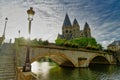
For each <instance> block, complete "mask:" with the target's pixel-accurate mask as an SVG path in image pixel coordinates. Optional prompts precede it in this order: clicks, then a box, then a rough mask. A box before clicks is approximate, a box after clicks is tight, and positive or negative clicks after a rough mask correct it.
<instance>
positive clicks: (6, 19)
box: [3, 17, 8, 37]
mask: <svg viewBox="0 0 120 80" xmlns="http://www.w3.org/2000/svg"><path fill="white" fill-rule="evenodd" d="M7 21H8V18H7V17H6V18H5V26H4V32H3V37H5V30H6V25H7Z"/></svg>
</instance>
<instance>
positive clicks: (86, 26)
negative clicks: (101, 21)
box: [84, 22, 91, 37]
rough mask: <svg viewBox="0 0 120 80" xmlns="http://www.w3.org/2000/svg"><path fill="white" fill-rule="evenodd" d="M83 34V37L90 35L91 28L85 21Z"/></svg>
mask: <svg viewBox="0 0 120 80" xmlns="http://www.w3.org/2000/svg"><path fill="white" fill-rule="evenodd" d="M84 35H85V37H91V30H90V27H89V25H88V23H87V22H86V23H85V26H84Z"/></svg>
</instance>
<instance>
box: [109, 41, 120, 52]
mask: <svg viewBox="0 0 120 80" xmlns="http://www.w3.org/2000/svg"><path fill="white" fill-rule="evenodd" d="M107 48H108V50H111V51H120V41H114V42H112V43H111V44H109V45H108V46H107Z"/></svg>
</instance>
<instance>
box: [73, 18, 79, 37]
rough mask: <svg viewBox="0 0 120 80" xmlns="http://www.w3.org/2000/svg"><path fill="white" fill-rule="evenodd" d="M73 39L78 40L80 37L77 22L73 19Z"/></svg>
mask: <svg viewBox="0 0 120 80" xmlns="http://www.w3.org/2000/svg"><path fill="white" fill-rule="evenodd" d="M72 33H73V38H78V37H79V36H80V35H79V33H80V26H79V24H78V21H77V20H76V19H74V21H73V28H72Z"/></svg>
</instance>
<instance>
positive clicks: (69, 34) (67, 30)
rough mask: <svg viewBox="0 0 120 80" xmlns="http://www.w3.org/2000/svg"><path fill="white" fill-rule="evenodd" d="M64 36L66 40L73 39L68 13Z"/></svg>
mask: <svg viewBox="0 0 120 80" xmlns="http://www.w3.org/2000/svg"><path fill="white" fill-rule="evenodd" d="M62 34H63V37H64V38H65V39H67V40H69V39H72V25H71V22H70V19H69V16H68V14H67V13H66V16H65V19H64V22H63V26H62Z"/></svg>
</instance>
